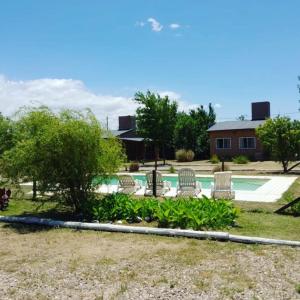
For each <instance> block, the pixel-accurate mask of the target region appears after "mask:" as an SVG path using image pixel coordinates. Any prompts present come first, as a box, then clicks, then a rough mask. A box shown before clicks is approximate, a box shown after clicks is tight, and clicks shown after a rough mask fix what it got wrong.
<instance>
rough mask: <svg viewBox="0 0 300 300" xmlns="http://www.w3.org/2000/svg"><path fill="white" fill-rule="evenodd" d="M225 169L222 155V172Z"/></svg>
mask: <svg viewBox="0 0 300 300" xmlns="http://www.w3.org/2000/svg"><path fill="white" fill-rule="evenodd" d="M224 170H225V163H224V157H222V172H224Z"/></svg>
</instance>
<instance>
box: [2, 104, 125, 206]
mask: <svg viewBox="0 0 300 300" xmlns="http://www.w3.org/2000/svg"><path fill="white" fill-rule="evenodd" d="M18 117H19V118H18V121H16V122H15V125H14V128H15V129H14V131H15V132H14V136H15V143H14V145H13V147H12V148H10V149H9V150H6V151H5V152H4V153H3V156H2V159H1V167H0V169H1V173H2V175H3V176H5V177H7V178H10V179H11V180H13V181H16V182H18V181H20V180H23V179H24V178H27V179H28V180H30V181H33V192H34V193H33V194H34V195H35V194H36V193H35V192H36V190H39V191H40V192H41V193H45V192H54V193H56V194H57V197H59V198H60V199H62V200H63V201H64V203H66V204H67V205H69V206H70V207H72V208H73V209H74V211H75V212H82V209H83V206H84V202H86V201H88V199H89V197H91V196H92V194H93V190H94V188H95V186H94V183H93V181H94V178H95V177H96V176H101V178H103V180H105V178H107V177H108V176H109V175H112V174H114V173H115V172H116V171H117V170H118V169H119V167H120V166H121V165H122V164H123V161H124V158H125V155H124V151H123V149H122V145H121V142H120V141H119V140H118V139H116V138H115V137H113V136H108V137H107V138H103V131H102V128H101V125H100V123H99V121H98V120H97V119H96V117H95V116H94V115H93V114H92V112H91V111H89V110H87V111H86V112H78V111H73V110H63V111H61V112H60V113H55V112H53V111H51V110H50V109H48V108H45V107H40V108H24V109H23V110H21V111H20V112H19V116H18ZM36 187H37V188H36ZM33 198H34V197H33Z"/></svg>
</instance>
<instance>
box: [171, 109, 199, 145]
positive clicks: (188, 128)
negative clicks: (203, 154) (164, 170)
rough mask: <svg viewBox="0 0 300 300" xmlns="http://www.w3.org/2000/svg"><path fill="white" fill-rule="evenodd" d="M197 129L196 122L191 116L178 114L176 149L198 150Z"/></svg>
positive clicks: (175, 137)
mask: <svg viewBox="0 0 300 300" xmlns="http://www.w3.org/2000/svg"><path fill="white" fill-rule="evenodd" d="M195 127H196V122H195V120H194V119H193V118H192V117H191V116H190V115H189V114H187V113H185V112H180V113H178V115H177V120H176V125H175V130H174V144H175V148H176V149H192V150H194V149H196V142H197V137H196V135H195Z"/></svg>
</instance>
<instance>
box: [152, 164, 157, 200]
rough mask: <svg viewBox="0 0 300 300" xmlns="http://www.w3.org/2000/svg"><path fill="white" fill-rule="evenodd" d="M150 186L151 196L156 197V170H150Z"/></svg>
mask: <svg viewBox="0 0 300 300" xmlns="http://www.w3.org/2000/svg"><path fill="white" fill-rule="evenodd" d="M152 187H153V191H152V192H153V196H154V197H156V170H153V171H152Z"/></svg>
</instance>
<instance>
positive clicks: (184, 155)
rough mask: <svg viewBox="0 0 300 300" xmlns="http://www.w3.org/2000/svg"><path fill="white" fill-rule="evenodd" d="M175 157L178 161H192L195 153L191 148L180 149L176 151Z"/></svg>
mask: <svg viewBox="0 0 300 300" xmlns="http://www.w3.org/2000/svg"><path fill="white" fill-rule="evenodd" d="M175 157H176V160H177V161H179V162H185V161H193V159H194V157H195V153H194V152H193V151H192V150H185V149H180V150H177V151H176V153H175Z"/></svg>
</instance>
